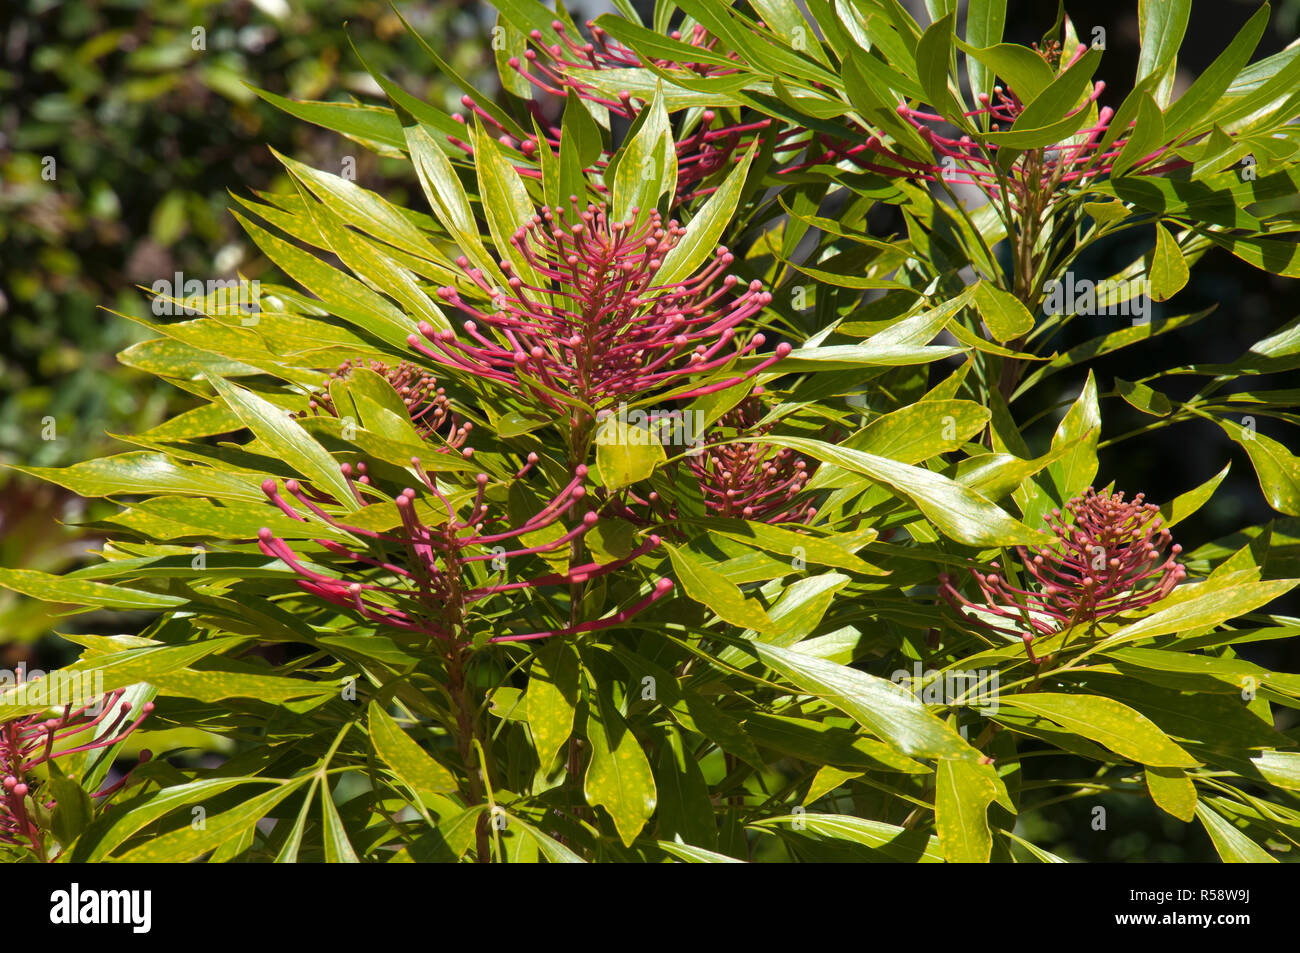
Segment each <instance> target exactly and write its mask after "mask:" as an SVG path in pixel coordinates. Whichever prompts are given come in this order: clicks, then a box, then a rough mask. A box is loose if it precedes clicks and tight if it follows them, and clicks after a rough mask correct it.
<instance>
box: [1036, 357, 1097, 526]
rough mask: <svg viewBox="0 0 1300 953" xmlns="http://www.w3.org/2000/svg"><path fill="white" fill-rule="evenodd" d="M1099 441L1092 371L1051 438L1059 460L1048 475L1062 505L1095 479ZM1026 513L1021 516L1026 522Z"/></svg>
mask: <svg viewBox="0 0 1300 953" xmlns="http://www.w3.org/2000/svg"><path fill="white" fill-rule="evenodd" d="M1100 437H1101V409H1100V407H1099V406H1098V404H1097V381H1096V378H1094V377H1093V373H1092V371H1088V379H1087V380H1086V381H1084V383H1083V389H1082V390H1081V391H1080V392H1079V397H1078V399H1076V400H1075V402H1074V404H1073V405H1071V407H1070V409H1069V411H1068V412H1067V413H1066V415H1065V417H1064V418H1062V420H1061V422H1060V424H1059V425H1058V426H1057V428H1056V433H1055V434H1054V435H1053V436H1052V449H1053V450H1056V449H1061V450H1062V456H1061V459H1060V460H1058V461H1057V462H1056V463H1053V464H1052V465H1051V467H1050V468H1049V470H1048V472H1049V473H1050V474H1051V475H1052V480H1053V482H1054V483H1055V484H1056V488H1057V490H1058V491H1059V493H1060V498H1061V500H1062V501H1065V500H1069V499H1071V498H1072V497H1075V496H1078V495H1079V494H1081V493H1082V492H1083V491H1084V490H1086V489H1087V488H1088V486H1089V485H1091V483H1092V481H1093V479H1094V478H1095V477H1096V476H1097V467H1098V463H1097V443H1098V441H1099V439H1100ZM1029 516H1030V513H1029V512H1026V513H1025V517H1026V518H1027V519H1028V518H1029Z"/></svg>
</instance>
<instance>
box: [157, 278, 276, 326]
mask: <svg viewBox="0 0 1300 953" xmlns="http://www.w3.org/2000/svg"><path fill="white" fill-rule="evenodd" d="M151 290H152V291H153V293H154V299H153V313H154V314H155V315H156V316H158V317H163V316H175V315H181V314H203V313H206V311H207V309H208V308H211V309H212V310H213V311H214V312H221V313H229V312H231V311H235V310H238V311H242V312H244V315H243V317H242V319H241V321H242V323H244V324H250V325H251V324H256V323H257V320H258V317H257V316H258V314H259V313H260V312H261V310H262V303H261V302H262V283H261V282H260V281H258V280H257V279H256V278H254V279H253V280H252V281H248V280H246V279H244V278H226V279H219V278H209V279H208V280H207V281H203V280H202V279H199V278H186V277H185V276H184V275H183V274H181V273H180V272H179V271H178V272H176V274H175V275H174V276H173V277H171V278H159V279H158V280H157V281H155V282H154V283H153V286H152V289H151Z"/></svg>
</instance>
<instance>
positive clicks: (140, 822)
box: [72, 778, 278, 863]
mask: <svg viewBox="0 0 1300 953" xmlns="http://www.w3.org/2000/svg"><path fill="white" fill-rule="evenodd" d="M241 784H277V785H278V782H275V781H271V780H268V779H266V778H205V779H203V780H201V781H190V782H188V783H186V784H179V785H176V786H175V787H168V788H163V789H162V790H161V791H154V792H152V793H150V794H146V795H143V796H141V797H137V798H133V799H131V800H130V801H127V802H125V803H123V804H122V805H121V806H120V807H116V808H114V809H113V811H111V812H109V813H108V814H106V815H104V816H103V817H101V818H99V819H98V820H97V821H95V823H94V824H92V825H91V826H90V828H89V829H88V830H87V831H86V833H85V834H84V835H83V836H82V838H81V840H80V841H78V842H77V844H76V847H75V849H74V850H73V853H72V859H73V860H74V861H75V862H77V863H81V862H83V861H86V862H91V863H95V862H98V861H102V860H104V859H105V858H106V857H108V855H109V854H111V853H112V852H113V851H114V850H116V849H117V848H118V847H120V846H121V845H122V844H123V843H125V842H126V841H127V840H128V839H129V838H130V837H131V836H132V835H133V834H135V833H136V832H137V831H141V830H143V829H144V828H145V827H147V826H148V825H150V824H152V823H153V822H154V821H156V820H158V819H159V818H162V817H165V816H166V815H167V814H170V813H171V812H172V811H174V810H176V809H177V808H179V807H185V806H187V805H191V804H196V803H199V802H202V801H205V800H208V799H210V798H214V797H216V796H217V795H219V794H222V793H224V792H226V791H229V790H230V789H231V788H233V787H237V786H238V785H241Z"/></svg>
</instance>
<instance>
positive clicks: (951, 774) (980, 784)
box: [934, 760, 998, 864]
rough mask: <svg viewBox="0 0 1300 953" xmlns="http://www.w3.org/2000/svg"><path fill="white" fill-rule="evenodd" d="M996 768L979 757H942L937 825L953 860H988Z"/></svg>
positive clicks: (936, 787)
mask: <svg viewBox="0 0 1300 953" xmlns="http://www.w3.org/2000/svg"><path fill="white" fill-rule="evenodd" d="M990 775H993V777H996V774H995V772H994V771H993V768H992V767H991V766H989V765H986V764H980V763H979V762H977V761H953V760H945V761H940V762H939V765H938V769H937V773H936V775H935V779H934V827H935V831H936V832H937V833H938V835H939V846H940V848H942V850H943V856H944V857H945V858H946V859H947V860H948V862H949V863H954V864H986V863H988V861H989V855H990V854H991V852H992V850H993V834H992V833H991V832H990V831H989V820H988V808H989V805H990V804H992V803H993V802H994V801H995V800H997V796H998V791H997V785H996V784H994V782H993V777H990Z"/></svg>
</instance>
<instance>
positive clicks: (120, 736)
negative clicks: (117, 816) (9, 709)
mask: <svg viewBox="0 0 1300 953" xmlns="http://www.w3.org/2000/svg"><path fill="white" fill-rule="evenodd" d="M20 684H22V683H20ZM26 685H27V687H28V690H29V691H35V690H37V687H38V683H36V682H28V683H26ZM125 692H126V689H123V688H119V689H117V690H116V691H113V692H110V693H108V694H107V695H104V696H101V697H100V698H99V699H97V701H96V702H95V703H94V704H93V705H80V706H76V705H65V706H64V707H63V709H62V711H61V712H60V713H59V714H57V715H54V716H53V717H46V716H45V715H43V714H35V715H27V716H24V717H21V718H15V719H13V720H11V721H7V722H4V723H3V724H0V844H9V845H11V846H15V847H20V848H25V849H26V850H29V851H31V852H32V853H33V854H35V855H36V856H37V857H38V858H39V859H41V860H46V859H47V857H46V847H45V831H44V830H43V828H42V815H45V816H48V814H49V811H50V810H52V809H53V807H54V801H53V800H46V798H45V796H44V787H45V784H44V781H42V780H41V779H40V778H39V777H37V775H36V769H37V768H40V767H41V766H42V765H46V764H48V763H49V762H51V761H54V760H55V759H56V758H63V757H67V756H69V755H74V754H79V753H84V752H87V751H94V750H97V749H99V748H111V747H112V746H113V745H116V744H117V743H118V742H120V741H123V740H125V739H126V737H127V736H128V735H130V734H131V732H133V731H135V729H137V728H139V727H140V725H141V723H142V722H143V721H144V720H145V719H146V718H148V717H149V714H150V712H152V711H153V708H154V706H153V703H152V702H147V703H145V704H144V705H143V706H142V708H141V713H140V715H139V716H138V717H137V718H135V719H134V720H133V719H131V717H130V716H131V708H132V706H131V703H130V702H121V698H122V696H123V695H124V694H125ZM119 702H120V704H119ZM42 703H43V702H42ZM90 731H93V732H94V733H96V734H98V737H97V738H92V739H91V740H89V741H85V742H83V743H81V744H74V745H73V746H72V747H67V746H66V744H67V742H68V741H69V740H71V739H73V738H77V737H79V736H81V735H83V734H84V733H86V732H90ZM149 757H150V753H149V752H148V751H143V752H141V754H140V763H142V764H143V763H144V762H145V761H147V760H149ZM126 781H127V777H126V776H123V777H122V779H121V780H119V781H118V782H116V783H115V784H112V785H109V786H107V787H105V788H103V789H102V790H100V791H98V792H96V793H95V794H94V795H93V796H94V797H95V798H105V797H108V796H109V795H111V794H113V793H115V792H116V791H117V790H119V789H120V788H121V787H122V785H124V784H125V783H126Z"/></svg>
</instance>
